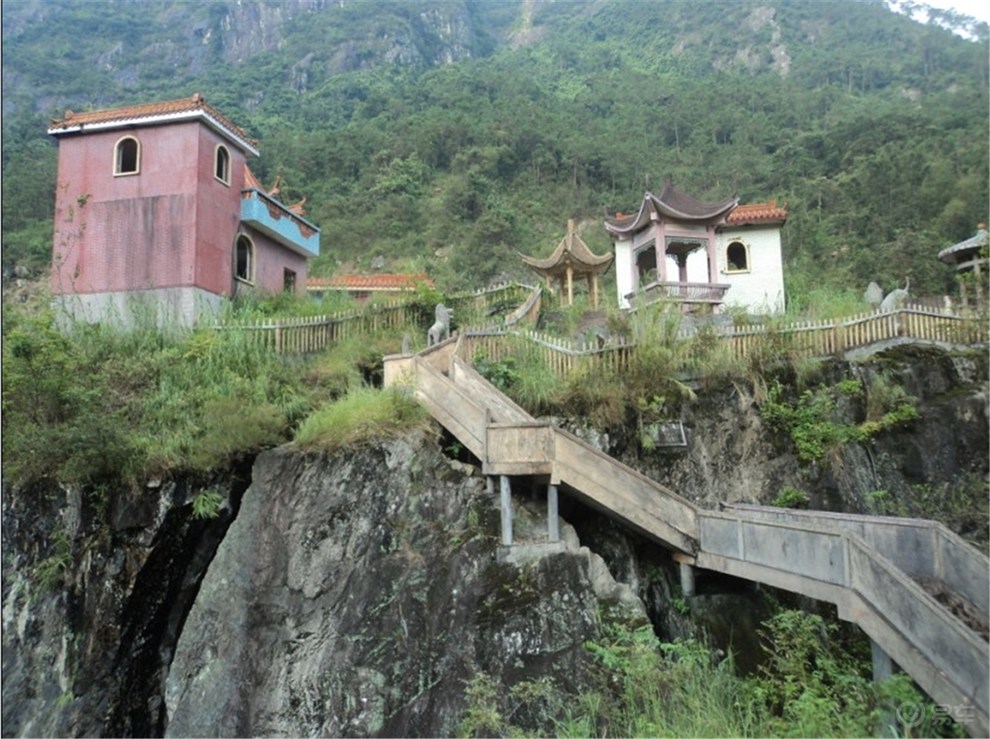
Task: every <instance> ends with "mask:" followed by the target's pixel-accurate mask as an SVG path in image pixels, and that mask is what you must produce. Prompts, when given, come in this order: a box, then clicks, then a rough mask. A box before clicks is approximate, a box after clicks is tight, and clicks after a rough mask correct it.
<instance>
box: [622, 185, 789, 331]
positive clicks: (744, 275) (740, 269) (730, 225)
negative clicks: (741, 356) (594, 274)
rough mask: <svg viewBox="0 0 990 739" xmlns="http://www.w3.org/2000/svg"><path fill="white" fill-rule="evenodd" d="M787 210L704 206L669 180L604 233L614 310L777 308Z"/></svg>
mask: <svg viewBox="0 0 990 739" xmlns="http://www.w3.org/2000/svg"><path fill="white" fill-rule="evenodd" d="M786 220H787V210H786V209H785V208H781V207H779V206H778V205H777V204H776V202H769V203H756V204H751V205H739V200H738V198H734V197H733V198H729V199H727V200H723V201H721V202H718V203H704V202H701V201H700V200H695V199H694V198H692V197H691V196H689V195H686V194H684V193H682V192H679V191H678V190H675V189H674V187H673V186H672V185H671V184H670V183H669V182H668V183H667V184H665V185H664V187H663V190H662V191H661V192H660V194H659V195H653V194H652V193H649V192H648V193H646V194H645V195H644V196H643V202H642V205H641V206H640V208H639V211H638V212H637V213H636V214H635V215H624V214H622V213H616V214H615V216H614V217H612V218H606V220H605V229H606V231H608V233H609V235H610V236H611V237H612V241H613V242H614V246H615V268H616V287H617V291H618V297H619V306H620V307H622V308H631V307H633V306H634V305H638V304H642V303H644V302H647V303H648V302H653V301H657V300H668V301H672V302H676V303H681V304H682V305H683V306H684V309H685V310H691V309H697V308H699V307H703V306H709V307H710V309H711V310H713V311H716V312H717V311H719V310H720V309H721V308H722V307H724V306H732V307H739V308H744V309H746V310H748V311H749V312H752V313H780V312H782V311H783V310H784V268H783V257H782V255H781V249H780V229H781V227H782V226H783V225H784V222H785V221H786Z"/></svg>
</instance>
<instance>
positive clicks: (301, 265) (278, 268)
mask: <svg viewBox="0 0 990 739" xmlns="http://www.w3.org/2000/svg"><path fill="white" fill-rule="evenodd" d="M243 232H244V233H245V234H246V235H247V236H248V237H250V239H251V241H253V242H254V258H255V272H254V289H255V290H258V291H261V292H269V293H273V292H280V291H281V290H282V288H283V285H284V284H285V283H284V280H285V270H287V269H290V270H292V271H293V272H295V273H296V288H295V292H296V293H297V294H303V293H305V291H306V274H307V272H306V268H307V265H308V263H307V261H306V258H305V257H301V256H299V255H298V254H296V253H294V252H291V251H289V250H288V249H286V248H285V247H283V246H280V245H279V244H277V243H276V242H275V241H274V240H273V239H271V238H270V237H269V236H266V235H265V234H263V233H261V232H259V231H255V230H254V229H252V228H245V229H244V230H243Z"/></svg>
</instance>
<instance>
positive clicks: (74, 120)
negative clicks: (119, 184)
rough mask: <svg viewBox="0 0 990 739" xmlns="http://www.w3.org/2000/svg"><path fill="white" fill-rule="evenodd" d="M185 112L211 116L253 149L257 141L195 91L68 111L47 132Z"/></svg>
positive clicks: (126, 123)
mask: <svg viewBox="0 0 990 739" xmlns="http://www.w3.org/2000/svg"><path fill="white" fill-rule="evenodd" d="M183 114H190V117H191V115H195V114H200V115H205V116H206V117H208V118H210V119H212V120H213V121H214V122H215V123H216V124H217V125H218V126H219V127H221V128H223V129H225V131H226V132H227V133H228V134H230V135H232V136H233V137H234V138H236V139H240V140H241V141H243V142H245V143H247V144H248V145H249V146H250V147H251V148H252V149H253V148H255V147H256V146H257V144H258V142H257V141H255V140H254V139H252V138H250V137H249V136H248V135H247V133H246V132H245V131H244V129H242V128H241V127H240V126H237V125H235V124H234V123H233V122H231V121H230V120H229V119H228V118H227V117H226V116H224V115H223V114H222V113H221V112H220V111H218V110H217V109H216V108H214V107H213V106H212V105H209V104H208V103H207V102H206V99H205V98H204V97H203V96H202V95H200V94H199V93H196V94H195V95H192V96H191V97H187V98H183V99H181V100H168V101H164V102H159V103H142V104H141V105H130V106H127V107H124V108H109V109H107V110H94V111H89V112H86V113H74V112H73V111H71V110H67V111H65V117H64V118H62V120H54V121H52V122H51V125H50V126H49V127H48V133H50V134H53V135H58V134H59V133H67V132H70V131H74V130H80V129H83V128H86V127H101V128H112V127H113V126H114V125H115V124H119V125H122V126H123V125H133V124H135V123H139V122H141V121H146V122H152V121H153V120H154V119H157V118H163V117H168V118H172V117H175V118H180V119H181V118H182V117H183Z"/></svg>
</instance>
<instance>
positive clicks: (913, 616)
mask: <svg viewBox="0 0 990 739" xmlns="http://www.w3.org/2000/svg"><path fill="white" fill-rule="evenodd" d="M457 341H458V340H457V339H456V338H453V339H451V340H449V341H447V342H444V343H442V344H439V345H437V346H435V347H432V348H431V349H428V350H426V351H424V352H422V353H420V354H418V355H397V356H391V357H386V359H385V384H386V385H394V384H407V385H408V386H409V387H410V388H411V389H412V390H413V392H414V393H415V395H416V397H417V399H418V400H419V401H420V402H422V403H423V405H424V406H425V407H426V409H427V410H428V411H429V412H430V414H431V415H432V416H433V417H434V418H435V419H436V420H437V421H438V422H439V423H440V424H441V425H443V426H444V427H445V428H446V429H447V430H448V431H450V433H451V434H453V435H454V436H455V437H456V438H457V439H458V440H459V441H460V442H461V443H462V444H464V446H465V447H466V448H467V449H469V450H470V451H471V453H472V454H474V456H475V457H477V458H478V459H479V460H481V462H482V467H483V472H484V473H485V474H486V475H490V476H499V477H500V478H501V480H502V490H503V503H504V505H505V507H509V506H508V492H507V491H508V485H509V483H508V480H509V478H510V477H511V476H522V475H525V476H538V477H541V478H544V477H545V478H546V479H547V480H548V485H549V488H548V490H549V491H552V495H553V500H554V501H555V500H556V491H557V486H558V485H565V486H566V487H567V490H568V492H570V493H571V494H573V495H575V496H576V497H578V498H580V499H581V500H582V501H584V502H585V503H587V504H589V505H591V506H593V507H595V508H597V509H599V510H601V511H603V512H604V513H605V514H607V515H609V516H610V517H612V518H614V519H616V520H618V521H620V522H622V523H623V524H625V525H627V526H629V527H631V528H633V529H635V530H636V531H638V532H640V533H641V534H643V535H644V536H646V537H648V538H650V539H652V540H653V541H655V542H657V543H659V544H661V545H663V546H664V547H666V548H668V549H670V550H672V552H673V553H674V557H675V559H676V560H677V561H678V562H680V563H681V564H682V568H683V567H699V568H702V569H707V570H713V571H717V572H722V573H726V574H729V575H733V576H736V577H741V578H745V579H747V580H751V581H754V582H759V583H764V584H767V585H771V586H773V587H778V588H783V589H785V590H790V591H792V592H795V593H801V594H802V595H806V596H808V597H811V598H815V599H818V600H824V601H828V602H831V603H834V604H835V605H836V606H837V607H838V611H839V615H840V617H841V618H843V619H846V620H849V621H852V622H854V623H856V624H858V625H859V626H860V627H861V628H862V629H863V631H864V632H866V634H867V635H868V636H869V637H870V638H871V639H872V640H873V642H874V644H875V645H877V646H879V648H880V649H882V650H883V652H885V653H886V655H888V656H889V657H890V659H892V660H893V661H894V662H896V663H897V664H898V665H900V667H901V668H902V669H903V670H904V671H905V672H907V673H908V674H909V675H911V677H912V678H913V679H914V680H915V681H916V682H917V683H918V685H919V686H920V687H921V688H922V690H924V691H925V692H926V693H927V694H928V695H929V696H930V697H931V698H932V699H933V700H934V701H935V702H936V703H938V704H940V705H941V706H943V707H945V710H947V711H949V712H950V713H951V715H952V716H953V717H954V718H956V720H957V721H959V722H960V723H961V724H963V725H964V726H966V728H967V730H968V731H969V732H970V734H971V735H973V736H987V734H988V728H990V720H988V714H990V680H988V674H990V667H988V660H990V651H988V644H987V641H985V640H984V639H983V638H981V636H980V635H979V634H978V633H977V631H983V632H985V625H986V624H987V622H988V617H987V612H988V599H990V595H988V591H990V563H988V561H987V558H986V557H984V556H982V555H981V554H980V553H979V552H977V551H976V550H975V549H973V547H971V546H969V545H968V544H966V543H965V542H964V541H963V540H961V539H960V538H959V537H957V536H956V535H955V534H953V533H952V532H951V531H949V530H948V529H947V528H945V527H944V526H942V525H940V524H938V523H935V522H932V521H924V520H919V519H897V518H881V517H871V516H857V515H852V514H837V513H822V512H804V511H801V512H799V511H793V510H787V509H776V508H766V507H762V506H730V507H727V508H725V509H723V510H720V511H708V510H702V509H699V508H698V507H697V506H696V505H694V504H693V503H692V502H690V501H688V500H686V499H685V498H682V497H681V496H679V495H677V494H676V493H675V492H673V491H672V490H669V489H668V488H666V487H664V486H663V485H660V484H659V483H657V482H655V481H654V480H651V479H650V478H648V477H646V476H645V475H642V474H640V473H639V472H637V471H636V470H633V469H632V468H630V467H628V466H627V465H624V464H622V463H621V462H619V461H617V460H615V459H612V458H611V457H609V456H608V455H607V454H604V453H602V452H601V451H599V450H598V449H595V448H594V447H592V446H590V445H588V444H587V443H585V442H583V441H581V440H580V439H578V438H577V437H575V436H573V435H572V434H569V433H567V432H566V431H563V430H561V429H559V428H556V427H555V426H553V425H552V424H549V423H546V422H541V421H537V420H536V419H535V418H533V417H532V416H530V415H529V414H528V413H526V411H525V410H523V409H522V408H520V407H519V406H518V405H516V404H515V403H514V402H513V401H512V400H511V399H510V398H508V397H507V396H505V395H504V394H503V393H501V392H500V391H499V390H498V389H497V388H495V387H494V386H493V385H492V384H491V383H489V382H488V381H487V380H485V379H484V378H483V377H481V375H479V374H478V373H477V372H476V371H475V370H474V369H473V368H471V367H470V365H469V364H468V363H467V362H465V361H464V360H462V359H461V358H460V357H458V356H457ZM548 495H549V493H548ZM506 513H508V515H509V518H508V526H509V530H510V531H511V510H509V511H508V512H507V511H506V510H505V509H503V527H505V525H506V520H507V519H506ZM553 519H554V522H555V520H556V516H555V515H554V516H553ZM551 526H553V523H551ZM918 581H922V582H927V583H937V584H938V586H939V588H940V589H941V590H943V591H944V592H949V593H952V594H954V595H955V596H956V598H957V599H958V600H959V601H961V602H963V603H965V604H966V605H967V607H968V610H969V612H971V613H973V614H975V617H976V620H977V622H978V624H982V626H979V625H978V626H977V630H976V631H974V628H972V627H971V626H970V625H967V623H964V622H963V620H961V619H960V618H959V617H957V615H955V614H954V613H953V612H952V611H951V610H950V609H949V608H947V607H946V606H945V605H943V604H942V603H940V602H939V601H938V600H936V599H935V598H934V597H933V596H932V595H930V594H929V593H928V592H926V590H925V589H924V588H923V587H922V586H921V585H919V582H918Z"/></svg>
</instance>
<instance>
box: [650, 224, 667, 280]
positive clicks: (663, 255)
mask: <svg viewBox="0 0 990 739" xmlns="http://www.w3.org/2000/svg"><path fill="white" fill-rule="evenodd" d="M653 233H654V236H653V238H654V245H655V247H656V259H657V282H666V281H667V236H666V234H665V233H664V228H663V222H662V221H660V222H658V223H655V224H654V225H653Z"/></svg>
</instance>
